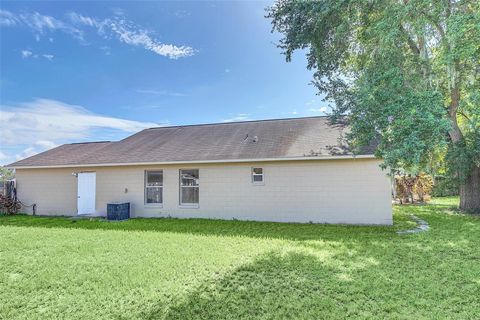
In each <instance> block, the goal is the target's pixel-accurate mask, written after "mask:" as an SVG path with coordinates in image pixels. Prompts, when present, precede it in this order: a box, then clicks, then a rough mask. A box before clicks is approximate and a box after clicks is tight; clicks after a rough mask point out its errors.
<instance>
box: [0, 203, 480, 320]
mask: <svg viewBox="0 0 480 320" xmlns="http://www.w3.org/2000/svg"><path fill="white" fill-rule="evenodd" d="M457 204H458V198H443V199H434V201H432V204H430V205H423V206H420V205H419V206H403V207H400V206H397V207H395V216H394V220H395V226H394V227H352V226H327V225H314V224H305V225H302V224H279V223H258V222H240V221H214V220H200V219H192V220H178V219H132V220H129V221H127V222H116V223H112V222H104V221H98V220H94V221H88V220H81V221H72V220H70V219H66V218H45V217H29V216H9V217H6V216H4V217H0V319H55V318H61V319H97V318H101V319H192V318H193V319H226V318H228V319H253V318H260V319H282V318H283V319H285V318H290V319H292V318H297V319H322V318H323V319H343V318H347V317H354V318H360V319H362V318H363V319H372V318H377V319H384V318H395V319H399V318H401V319H405V318H411V319H423V318H428V319H453V318H455V319H478V318H479V314H480V299H479V297H480V218H479V217H478V216H477V217H475V216H467V215H462V214H459V213H458V211H456V209H455V206H456V205H457ZM410 214H415V215H417V216H418V217H419V218H421V219H423V220H426V221H427V222H428V223H429V224H430V230H429V231H428V232H424V233H420V234H414V235H398V234H396V231H397V230H399V229H404V228H409V227H412V226H414V225H415V224H414V223H412V222H410V220H409V215H410Z"/></svg>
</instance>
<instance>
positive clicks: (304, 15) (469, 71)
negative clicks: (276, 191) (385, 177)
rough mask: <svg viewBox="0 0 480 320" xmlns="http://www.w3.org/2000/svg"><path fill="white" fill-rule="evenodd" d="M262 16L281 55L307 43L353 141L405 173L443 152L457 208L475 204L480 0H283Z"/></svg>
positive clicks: (479, 148)
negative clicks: (275, 34) (276, 35)
mask: <svg viewBox="0 0 480 320" xmlns="http://www.w3.org/2000/svg"><path fill="white" fill-rule="evenodd" d="M267 17H268V18H270V19H272V24H273V30H276V31H279V32H280V33H281V34H282V35H283V38H282V39H281V41H280V43H279V47H280V48H281V49H283V52H284V54H285V55H286V58H287V61H290V60H291V58H292V54H293V52H294V51H296V50H298V49H306V50H307V52H308V53H307V60H308V63H307V67H308V68H309V69H312V70H314V80H313V83H314V84H315V85H316V86H317V88H318V89H319V92H320V93H321V94H324V95H325V99H326V101H329V102H331V105H332V108H333V114H332V120H335V119H338V116H340V115H347V119H348V121H349V122H350V125H351V134H350V135H349V136H348V139H349V142H350V143H351V144H352V145H353V146H355V147H361V146H362V145H365V144H367V143H369V142H370V141H372V139H377V140H378V141H379V147H378V150H377V155H378V156H379V157H382V158H383V159H384V166H385V167H388V168H391V169H399V168H402V169H404V170H407V171H420V170H423V169H424V168H426V167H428V165H429V163H431V161H432V158H434V157H435V156H436V155H438V153H439V152H441V150H448V151H447V157H446V158H447V160H448V163H449V166H448V167H449V171H450V172H451V174H452V176H453V177H455V178H456V179H457V180H458V182H459V186H460V199H461V201H460V207H461V208H462V209H464V210H467V211H477V212H479V211H480V81H479V80H480V1H478V0H435V1H432V0H318V1H292V0H280V1H278V2H276V3H275V4H274V5H273V6H272V7H270V8H268V9H267Z"/></svg>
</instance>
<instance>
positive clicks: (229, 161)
mask: <svg viewBox="0 0 480 320" xmlns="http://www.w3.org/2000/svg"><path fill="white" fill-rule="evenodd" d="M374 158H375V156H374V155H373V154H368V155H343V156H323V157H318V156H310V157H309V156H307V157H285V158H258V159H221V160H192V161H159V162H126V163H89V164H64V165H46V166H11V165H7V166H6V167H7V168H11V169H53V168H89V167H125V166H148V165H172V164H209V163H242V162H276V161H312V160H348V159H374ZM12 164H13V163H12Z"/></svg>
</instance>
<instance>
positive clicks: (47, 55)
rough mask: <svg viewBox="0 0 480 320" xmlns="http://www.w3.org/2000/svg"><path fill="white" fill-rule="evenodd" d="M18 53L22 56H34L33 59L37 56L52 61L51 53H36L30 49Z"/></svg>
mask: <svg viewBox="0 0 480 320" xmlns="http://www.w3.org/2000/svg"><path fill="white" fill-rule="evenodd" d="M20 53H21V55H22V58H35V59H37V58H38V57H42V58H45V59H47V60H48V61H53V58H54V55H53V54H47V53H44V54H42V55H38V54H36V53H33V52H32V51H30V50H26V49H25V50H22V51H20Z"/></svg>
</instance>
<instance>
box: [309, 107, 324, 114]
mask: <svg viewBox="0 0 480 320" xmlns="http://www.w3.org/2000/svg"><path fill="white" fill-rule="evenodd" d="M308 111H311V112H321V113H325V112H327V107H320V108H310V109H308Z"/></svg>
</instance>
